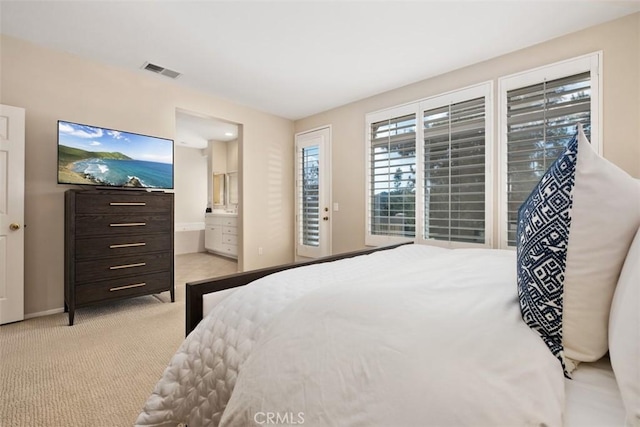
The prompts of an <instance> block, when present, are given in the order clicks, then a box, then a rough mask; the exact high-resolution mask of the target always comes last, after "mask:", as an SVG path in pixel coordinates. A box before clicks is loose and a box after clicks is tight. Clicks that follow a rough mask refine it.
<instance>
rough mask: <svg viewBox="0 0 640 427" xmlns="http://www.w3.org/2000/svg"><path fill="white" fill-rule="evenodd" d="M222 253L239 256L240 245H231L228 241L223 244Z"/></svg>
mask: <svg viewBox="0 0 640 427" xmlns="http://www.w3.org/2000/svg"><path fill="white" fill-rule="evenodd" d="M222 253H225V254H227V255H229V256H238V247H237V246H236V245H230V244H228V243H223V244H222Z"/></svg>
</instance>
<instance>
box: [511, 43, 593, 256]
mask: <svg viewBox="0 0 640 427" xmlns="http://www.w3.org/2000/svg"><path fill="white" fill-rule="evenodd" d="M598 64H599V55H598V54H594V55H589V56H587V57H581V58H577V59H575V60H571V61H566V62H562V63H558V64H554V65H551V66H548V67H545V68H542V69H538V70H533V71H529V72H526V73H521V74H518V75H515V76H510V77H506V78H504V79H501V81H500V87H501V89H500V90H501V95H502V103H503V112H502V118H501V119H502V121H503V135H502V144H501V147H502V152H503V158H502V159H503V160H502V163H503V165H502V166H503V174H502V182H503V185H502V186H501V188H502V191H503V193H504V194H502V195H501V197H502V198H503V199H504V201H503V205H502V215H501V217H502V220H501V229H502V239H501V246H502V247H509V246H515V239H516V229H517V221H518V209H519V208H520V205H521V204H522V203H523V202H524V201H525V199H526V198H527V196H528V195H529V193H530V192H531V190H532V189H533V187H534V186H535V185H536V184H537V183H538V181H539V180H540V178H541V177H542V175H543V174H544V173H545V172H546V171H547V169H548V168H549V166H551V164H552V163H553V162H554V160H555V159H556V158H557V157H558V156H559V155H560V154H561V153H562V151H563V150H564V147H565V146H566V145H567V143H568V142H569V141H570V140H571V138H572V137H573V135H574V134H575V132H576V125H577V123H579V122H581V123H583V124H584V126H585V133H586V134H587V136H588V137H589V139H590V140H591V142H592V143H593V144H594V145H595V146H596V150H598V148H599V147H598V143H599V133H598V130H599V129H598V124H599V120H598V117H599V116H598V112H599V107H598V105H599V104H598V99H599V94H598V92H599V91H598V88H599V82H598V76H597V75H598V72H597V70H598Z"/></svg>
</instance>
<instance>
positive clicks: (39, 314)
mask: <svg viewBox="0 0 640 427" xmlns="http://www.w3.org/2000/svg"><path fill="white" fill-rule="evenodd" d="M58 313H64V307H60V308H54V309H52V310H46V311H38V312H37V313H29V314H25V315H24V320H27V319H33V318H34V317H42V316H49V315H50V314H58Z"/></svg>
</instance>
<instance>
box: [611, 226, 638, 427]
mask: <svg viewBox="0 0 640 427" xmlns="http://www.w3.org/2000/svg"><path fill="white" fill-rule="evenodd" d="M609 357H610V359H611V366H612V367H613V372H614V373H615V375H616V381H617V382H618V387H619V388H620V393H621V394H622V400H623V402H624V407H625V409H626V411H627V425H628V426H640V229H639V230H638V232H637V233H636V237H635V239H634V240H633V243H632V245H631V248H630V249H629V253H628V254H627V259H626V261H625V262H624V267H623V268H622V272H621V273H620V279H619V280H618V286H617V287H616V292H615V294H614V296H613V302H612V303H611V315H610V317H609Z"/></svg>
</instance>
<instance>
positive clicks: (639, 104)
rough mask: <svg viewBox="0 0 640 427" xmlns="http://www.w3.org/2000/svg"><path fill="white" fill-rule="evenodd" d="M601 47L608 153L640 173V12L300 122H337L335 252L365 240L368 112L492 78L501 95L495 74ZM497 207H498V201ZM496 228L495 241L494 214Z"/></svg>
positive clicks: (299, 128)
mask: <svg viewBox="0 0 640 427" xmlns="http://www.w3.org/2000/svg"><path fill="white" fill-rule="evenodd" d="M600 50H602V51H603V58H604V59H603V68H604V69H603V78H604V83H603V95H604V102H603V105H604V112H603V116H602V117H603V128H604V140H603V149H604V150H603V151H604V156H605V157H606V158H608V159H609V160H611V161H612V162H614V163H616V164H617V165H618V166H620V167H621V168H623V169H624V170H626V171H627V172H629V173H630V174H632V175H633V176H635V177H640V96H639V94H640V77H639V76H640V13H637V14H634V15H631V16H627V17H625V18H622V19H619V20H616V21H612V22H609V23H606V24H603V25H599V26H596V27H592V28H590V29H587V30H584V31H580V32H577V33H573V34H570V35H567V36H564V37H561V38H558V39H554V40H551V41H548V42H545V43H542V44H539V45H536V46H533V47H530V48H527V49H523V50H520V51H517V52H513V53H510V54H508V55H504V56H501V57H499V58H495V59H492V60H489V61H486V62H482V63H479V64H475V65H472V66H469V67H466V68H462V69H459V70H457V71H454V72H451V73H447V74H444V75H441V76H437V77H434V78H430V79H427V80H423V81H421V82H418V83H415V84H411V85H408V86H405V87H401V88H398V89H395V90H392V91H389V92H385V93H382V94H380V95H377V96H374V97H371V98H367V99H364V100H361V101H358V102H355V103H352V104H348V105H345V106H342V107H339V108H336V109H333V110H330V111H327V112H325V113H322V114H318V115H315V116H312V117H308V118H305V119H301V120H298V121H296V123H295V131H296V132H303V131H306V130H309V129H313V128H316V127H319V126H323V125H329V124H330V125H332V158H331V161H332V181H333V184H332V192H333V202H338V203H339V205H340V211H338V212H333V224H332V226H333V230H332V239H333V247H332V249H333V252H334V253H338V252H345V251H350V250H355V249H358V248H361V247H363V246H364V235H365V194H364V188H365V159H364V148H365V147H364V144H365V133H364V132H365V114H366V113H368V112H372V111H376V110H381V109H384V108H389V107H393V106H396V105H400V104H403V103H408V102H412V101H415V100H419V99H422V98H426V97H429V96H433V95H438V94H441V93H444V92H447V91H451V90H455V89H459V88H462V87H465V86H469V85H472V84H476V83H480V82H484V81H488V80H493V81H494V83H495V84H494V90H495V93H494V99H497V90H498V85H497V78H498V77H501V76H505V75H509V74H512V73H516V72H520V71H524V70H528V69H531V68H536V67H540V66H543V65H546V64H550V63H553V62H558V61H561V60H564V59H569V58H573V57H576V56H580V55H583V54H587V53H591V52H595V51H600ZM334 65H337V64H334ZM495 104H496V108H497V102H496V103H495ZM494 126H495V129H497V113H496V120H495V124H494ZM496 134H497V133H496ZM496 141H497V135H496V140H495V141H494V143H497V142H496ZM494 151H496V156H497V150H494ZM494 161H495V159H494ZM495 178H496V186H497V180H498V178H499V177H498V176H497V174H496V177H495ZM496 191H497V189H496ZM493 209H494V210H495V212H497V209H498V206H497V203H496V204H495V205H494V206H493ZM495 217H497V215H495ZM494 230H495V232H494V242H496V244H497V242H498V241H499V240H498V235H497V230H498V227H497V218H496V223H495V224H494Z"/></svg>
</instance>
